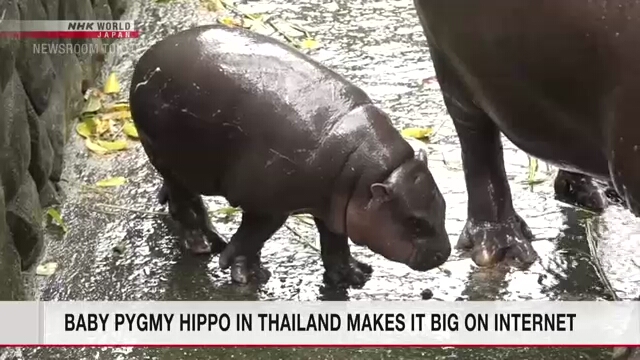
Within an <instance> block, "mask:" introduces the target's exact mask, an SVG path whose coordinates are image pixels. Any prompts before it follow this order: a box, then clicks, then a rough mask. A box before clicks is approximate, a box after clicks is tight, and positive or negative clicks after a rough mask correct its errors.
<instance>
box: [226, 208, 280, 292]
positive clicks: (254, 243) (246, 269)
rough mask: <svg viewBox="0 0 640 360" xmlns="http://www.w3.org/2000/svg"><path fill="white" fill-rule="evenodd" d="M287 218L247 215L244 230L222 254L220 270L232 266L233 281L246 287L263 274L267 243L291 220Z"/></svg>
mask: <svg viewBox="0 0 640 360" xmlns="http://www.w3.org/2000/svg"><path fill="white" fill-rule="evenodd" d="M287 217H288V216H287V215H282V214H276V215H273V214H259V213H252V212H243V213H242V221H241V222H240V227H239V228H238V230H237V231H236V233H235V234H233V236H232V237H231V241H229V244H228V245H227V247H226V249H225V250H224V251H223V252H222V254H221V255H220V268H221V269H227V268H229V267H231V279H232V280H233V281H235V282H238V283H241V284H246V283H248V282H249V281H250V280H251V278H252V276H255V275H257V274H258V273H259V272H260V251H261V250H262V247H263V246H264V243H265V242H266V241H267V240H269V238H270V237H271V236H272V235H273V234H274V233H275V232H276V231H278V229H280V227H282V225H283V224H284V222H285V221H286V220H287Z"/></svg>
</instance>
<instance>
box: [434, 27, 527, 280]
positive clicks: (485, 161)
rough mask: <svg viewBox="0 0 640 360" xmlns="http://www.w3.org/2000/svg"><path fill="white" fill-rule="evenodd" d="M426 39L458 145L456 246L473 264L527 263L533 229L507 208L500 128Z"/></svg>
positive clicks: (524, 265) (443, 55)
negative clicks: (461, 193) (463, 219)
mask: <svg viewBox="0 0 640 360" xmlns="http://www.w3.org/2000/svg"><path fill="white" fill-rule="evenodd" d="M428 42H429V51H430V53H431V60H432V61H433V64H434V67H435V70H436V75H437V78H438V83H439V84H440V88H441V90H442V94H443V98H444V102H445V106H446V107H447V111H448V112H449V115H450V116H451V118H452V119H453V122H454V125H455V128H456V132H457V133H458V139H459V140H460V146H461V148H462V163H463V167H464V176H465V182H466V185H467V194H468V208H467V211H468V213H467V223H466V225H465V226H464V229H463V230H462V233H461V234H460V238H459V240H458V244H457V245H456V248H458V249H472V252H471V258H472V259H473V261H474V262H475V263H476V264H477V265H479V266H489V265H493V264H496V263H498V262H501V261H502V260H504V259H505V258H507V257H508V258H513V259H515V260H516V261H517V262H519V263H520V265H521V266H522V267H527V266H529V265H530V264H532V263H533V262H534V261H535V260H536V258H537V254H536V252H535V250H534V249H533V246H532V245H531V242H530V241H531V240H532V239H533V234H532V232H531V230H530V229H529V226H528V225H527V224H526V223H525V222H524V220H523V219H522V218H521V217H520V216H519V215H518V214H517V213H516V212H515V210H514V209H513V204H512V200H511V190H510V188H509V182H508V181H507V174H506V172H505V169H504V159H503V153H502V141H501V139H500V130H499V129H498V127H497V126H496V125H495V123H494V122H493V120H492V119H491V118H490V117H489V115H488V114H487V113H486V112H485V111H484V110H482V109H481V108H480V107H478V106H477V105H476V102H475V101H474V99H473V97H472V96H471V94H470V93H469V91H468V90H467V86H466V83H465V82H464V81H463V80H462V79H461V78H460V76H459V75H458V72H457V71H456V69H455V68H454V67H453V65H452V63H453V62H452V61H450V60H449V59H447V57H446V55H445V54H444V53H443V52H442V51H441V50H440V49H439V48H438V47H437V46H435V44H433V43H432V42H431V41H430V40H429V38H428Z"/></svg>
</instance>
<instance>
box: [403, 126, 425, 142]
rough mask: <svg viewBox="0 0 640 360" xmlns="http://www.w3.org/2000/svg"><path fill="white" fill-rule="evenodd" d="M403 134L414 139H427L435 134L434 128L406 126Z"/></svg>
mask: <svg viewBox="0 0 640 360" xmlns="http://www.w3.org/2000/svg"><path fill="white" fill-rule="evenodd" d="M400 134H402V136H404V137H409V138H414V139H426V138H429V137H430V136H431V135H432V134H433V128H430V127H426V128H417V127H413V128H406V129H404V130H402V131H401V132H400Z"/></svg>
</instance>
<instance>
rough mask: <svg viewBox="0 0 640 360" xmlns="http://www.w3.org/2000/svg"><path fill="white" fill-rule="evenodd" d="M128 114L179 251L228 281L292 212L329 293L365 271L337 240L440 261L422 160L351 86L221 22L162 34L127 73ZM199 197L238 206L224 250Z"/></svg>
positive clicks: (426, 263)
mask: <svg viewBox="0 0 640 360" xmlns="http://www.w3.org/2000/svg"><path fill="white" fill-rule="evenodd" d="M130 105H131V113H132V117H133V120H134V122H135V124H136V126H137V128H138V131H139V133H140V140H141V142H142V145H143V147H144V149H145V151H146V153H147V155H148V157H149V160H150V162H151V163H152V164H153V166H154V167H155V168H156V169H157V170H158V172H159V173H160V174H161V175H162V177H163V179H164V185H163V188H162V190H161V192H160V199H161V201H162V202H166V201H168V202H169V208H170V213H171V216H172V218H173V219H174V220H175V221H176V222H177V223H178V224H179V225H180V226H181V228H182V229H183V230H184V234H183V237H182V238H183V239H184V240H185V246H186V247H188V248H190V249H191V250H192V251H193V252H194V253H210V252H212V253H220V252H221V256H220V266H221V268H228V267H231V274H232V278H233V279H234V280H235V281H238V282H242V283H245V282H247V281H249V280H250V278H251V277H252V274H255V272H254V271H255V270H256V269H258V265H259V261H260V251H261V249H262V247H263V245H264V243H265V241H266V240H268V239H269V238H270V237H271V236H272V235H273V234H274V233H275V232H276V231H277V230H278V229H279V228H280V227H281V226H282V225H283V224H284V222H285V220H286V219H287V218H288V216H289V215H291V214H294V213H309V214H311V215H312V216H313V217H314V220H315V224H316V227H317V229H318V231H319V233H320V244H321V257H322V261H323V263H324V267H325V270H326V271H325V280H330V282H333V283H341V284H349V285H356V286H357V285H362V284H363V283H364V282H365V281H366V276H367V275H368V274H369V273H371V267H370V266H368V265H365V264H363V263H360V262H358V261H356V260H355V259H353V257H352V256H351V254H350V250H349V245H348V239H349V238H350V239H351V240H352V241H353V242H354V243H355V244H358V245H365V246H367V247H368V248H369V249H371V250H372V251H374V252H376V253H378V254H381V255H383V256H384V257H386V258H387V259H390V260H392V261H397V262H401V263H404V264H406V265H408V266H409V267H410V268H412V269H414V270H417V271H427V270H429V269H432V268H434V267H437V266H439V265H441V264H443V263H444V262H445V261H446V260H447V259H448V257H449V255H450V253H451V244H450V243H449V238H448V235H447V232H446V229H445V201H444V199H443V197H442V194H441V193H440V191H439V190H438V187H437V186H436V183H435V181H434V179H433V177H432V175H431V173H430V171H429V168H428V163H427V157H426V154H425V153H424V152H418V153H417V154H416V153H415V152H414V150H413V148H412V147H411V146H410V145H409V144H408V143H407V142H406V141H405V140H404V139H403V138H402V137H401V135H400V134H399V132H398V131H397V130H396V129H395V128H394V127H393V126H392V123H391V121H390V120H389V118H388V116H387V115H386V114H385V113H384V112H383V111H381V110H380V109H378V108H376V107H375V106H374V105H372V103H371V100H370V99H369V97H368V96H367V95H366V94H365V93H364V92H363V91H362V90H361V89H359V88H358V87H356V86H355V85H353V84H351V83H350V82H348V81H347V80H345V79H344V78H343V77H341V76H340V75H338V74H336V73H335V72H333V71H331V70H329V69H328V68H326V67H324V66H322V65H321V64H319V63H317V62H315V61H313V60H311V59H310V58H309V57H307V56H305V55H304V54H302V53H300V52H298V51H297V50H295V49H293V48H291V47H289V46H287V45H284V44H282V43H280V42H278V41H276V40H274V39H272V38H269V37H265V36H262V35H258V34H255V33H251V32H249V31H247V30H243V29H238V28H229V27H226V26H222V25H220V26H218V25H211V26H203V27H197V28H193V29H190V30H187V31H183V32H180V33H177V34H174V35H171V36H169V37H167V38H165V39H164V40H162V41H160V42H158V43H156V44H155V45H153V46H152V47H151V48H150V49H149V50H148V51H147V52H146V53H145V54H144V55H143V56H142V57H141V58H140V60H139V62H138V63H137V65H136V68H135V71H134V74H133V79H132V82H131V89H130ZM200 195H206V196H223V197H225V198H226V199H227V201H228V202H229V203H230V204H231V205H232V206H238V207H240V208H241V209H242V211H243V214H242V221H241V224H240V227H239V229H238V230H237V232H236V233H235V234H234V235H233V237H232V238H231V240H230V241H229V243H228V245H227V244H226V242H225V240H224V239H223V238H222V236H220V235H219V234H218V233H217V232H216V230H215V229H214V227H213V226H212V224H211V223H210V221H209V219H208V217H207V213H206V210H205V206H204V204H203V202H202V198H201V196H200Z"/></svg>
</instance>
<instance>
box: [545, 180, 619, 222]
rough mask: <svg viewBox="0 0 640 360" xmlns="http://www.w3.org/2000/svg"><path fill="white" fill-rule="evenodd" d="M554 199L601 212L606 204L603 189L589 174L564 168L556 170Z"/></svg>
mask: <svg viewBox="0 0 640 360" xmlns="http://www.w3.org/2000/svg"><path fill="white" fill-rule="evenodd" d="M553 187H554V189H555V193H556V199H558V200H559V201H562V202H564V203H567V204H569V205H574V206H579V207H582V208H585V209H587V210H590V211H593V212H595V213H598V214H599V213H602V212H603V211H604V209H605V207H606V205H607V198H606V196H605V193H604V191H602V190H601V189H600V187H598V185H597V184H596V183H595V181H593V179H592V178H591V177H590V176H587V175H583V174H578V173H574V172H570V171H566V170H560V171H558V175H556V179H555V182H554V184H553Z"/></svg>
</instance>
